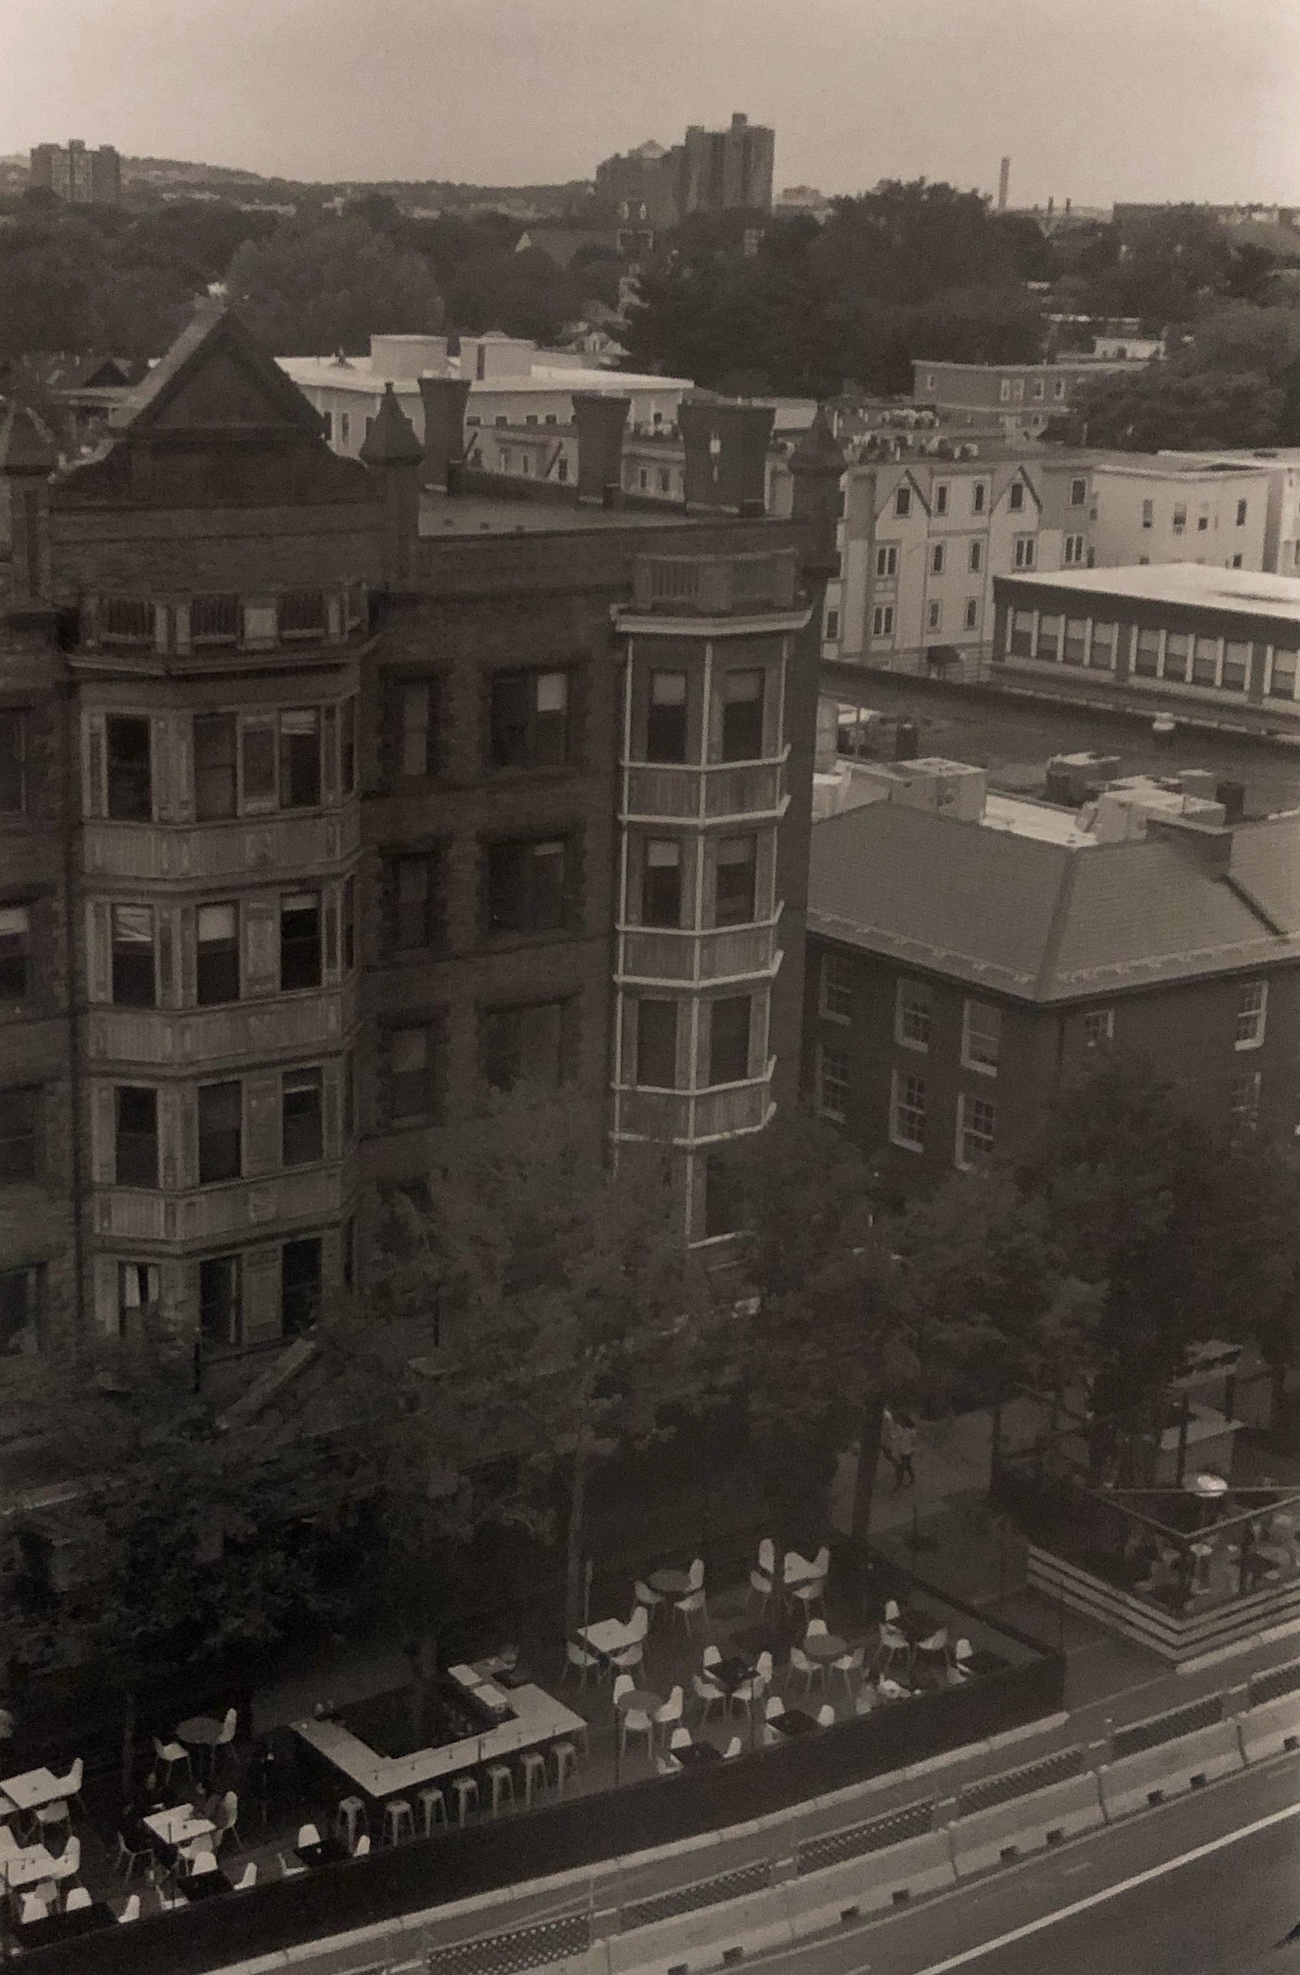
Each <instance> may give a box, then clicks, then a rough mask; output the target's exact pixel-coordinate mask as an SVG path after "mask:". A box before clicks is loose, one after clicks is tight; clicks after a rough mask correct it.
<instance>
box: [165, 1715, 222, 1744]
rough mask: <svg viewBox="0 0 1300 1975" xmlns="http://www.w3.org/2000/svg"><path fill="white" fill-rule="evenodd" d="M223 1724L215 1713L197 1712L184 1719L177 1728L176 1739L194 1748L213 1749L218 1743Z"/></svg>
mask: <svg viewBox="0 0 1300 1975" xmlns="http://www.w3.org/2000/svg"><path fill="white" fill-rule="evenodd" d="M221 1728H222V1724H221V1722H219V1721H218V1720H217V1718H216V1716H215V1715H211V1714H195V1715H191V1716H190V1719H189V1720H188V1721H183V1722H182V1723H181V1724H180V1727H179V1728H178V1729H177V1730H176V1740H177V1741H178V1742H184V1743H185V1744H186V1745H187V1746H188V1747H189V1748H193V1749H212V1748H215V1747H216V1745H217V1741H218V1738H219V1737H220V1734H221Z"/></svg>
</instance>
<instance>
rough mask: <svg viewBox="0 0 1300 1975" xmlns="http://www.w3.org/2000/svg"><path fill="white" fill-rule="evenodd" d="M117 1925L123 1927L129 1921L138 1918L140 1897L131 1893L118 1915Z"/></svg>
mask: <svg viewBox="0 0 1300 1975" xmlns="http://www.w3.org/2000/svg"><path fill="white" fill-rule="evenodd" d="M117 1918H118V1924H119V1925H120V1926H123V1927H125V1926H126V1925H127V1924H128V1923H129V1922H130V1921H132V1920H138V1919H139V1918H140V1895H139V1893H132V1895H131V1897H130V1899H129V1900H128V1901H127V1903H126V1905H125V1906H124V1907H123V1908H122V1911H121V1912H120V1913H119V1914H118V1916H117Z"/></svg>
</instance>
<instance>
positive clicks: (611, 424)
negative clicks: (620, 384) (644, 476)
mask: <svg viewBox="0 0 1300 1975" xmlns="http://www.w3.org/2000/svg"><path fill="white" fill-rule="evenodd" d="M631 408H632V400H631V399H630V398H615V397H607V396H606V395H605V393H604V392H603V391H575V392H574V394H573V424H574V429H575V431H576V432H577V435H578V499H579V500H580V501H585V502H587V503H588V504H594V505H599V506H601V507H617V506H618V505H619V502H620V501H621V500H622V497H623V431H624V427H625V426H626V424H627V415H628V412H629V411H630V410H631Z"/></svg>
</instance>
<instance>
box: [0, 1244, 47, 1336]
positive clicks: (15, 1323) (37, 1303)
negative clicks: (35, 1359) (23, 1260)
mask: <svg viewBox="0 0 1300 1975" xmlns="http://www.w3.org/2000/svg"><path fill="white" fill-rule="evenodd" d="M44 1288H45V1270H44V1268H43V1267H40V1266H38V1267H36V1268H34V1269H6V1270H4V1271H3V1273H0V1357H5V1358H25V1357H30V1356H32V1354H33V1353H35V1352H37V1351H39V1350H40V1348H41V1314H42V1312H41V1306H42V1303H43V1301H44V1295H43V1292H44Z"/></svg>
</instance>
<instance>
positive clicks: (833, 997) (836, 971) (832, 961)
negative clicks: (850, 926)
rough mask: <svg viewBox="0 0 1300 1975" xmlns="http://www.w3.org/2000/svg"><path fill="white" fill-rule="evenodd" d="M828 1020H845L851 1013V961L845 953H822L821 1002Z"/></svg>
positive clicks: (821, 1010) (821, 1008) (823, 1012)
mask: <svg viewBox="0 0 1300 1975" xmlns="http://www.w3.org/2000/svg"><path fill="white" fill-rule="evenodd" d="M818 1012H819V1013H820V1014H821V1015H823V1016H824V1017H825V1019H826V1020H827V1021H828V1022H847V1021H849V1020H850V1019H851V1017H852V1014H853V962H852V961H851V960H850V959H849V957H848V955H847V954H846V953H823V955H822V966H821V1004H820V1008H819V1010H818Z"/></svg>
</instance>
